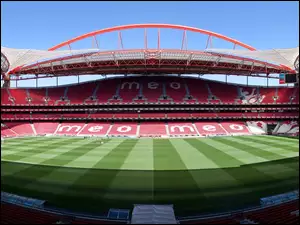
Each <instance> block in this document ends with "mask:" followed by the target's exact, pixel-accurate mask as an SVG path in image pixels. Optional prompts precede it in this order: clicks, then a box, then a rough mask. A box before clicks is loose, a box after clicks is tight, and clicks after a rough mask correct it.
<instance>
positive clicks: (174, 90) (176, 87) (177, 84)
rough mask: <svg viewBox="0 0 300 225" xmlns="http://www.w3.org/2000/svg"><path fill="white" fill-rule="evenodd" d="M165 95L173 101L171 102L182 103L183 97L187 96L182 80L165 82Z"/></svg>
mask: <svg viewBox="0 0 300 225" xmlns="http://www.w3.org/2000/svg"><path fill="white" fill-rule="evenodd" d="M165 85H166V95H167V96H169V97H171V98H172V99H173V102H178V103H179V102H183V99H184V97H185V96H186V95H187V93H186V89H185V85H184V80H182V79H178V78H177V79H175V78H170V79H168V80H167V81H166V82H165Z"/></svg>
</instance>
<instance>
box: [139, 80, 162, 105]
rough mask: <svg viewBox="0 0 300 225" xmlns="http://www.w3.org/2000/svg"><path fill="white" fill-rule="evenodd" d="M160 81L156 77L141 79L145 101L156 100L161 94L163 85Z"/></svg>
mask: <svg viewBox="0 0 300 225" xmlns="http://www.w3.org/2000/svg"><path fill="white" fill-rule="evenodd" d="M160 81H161V79H159V78H158V77H157V78H156V77H155V78H151V79H150V78H149V79H143V81H142V84H143V96H144V97H145V98H146V99H147V102H158V99H159V98H160V97H161V96H162V95H163V86H162V83H161V82H160Z"/></svg>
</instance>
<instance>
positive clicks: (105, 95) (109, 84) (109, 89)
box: [96, 80, 118, 103]
mask: <svg viewBox="0 0 300 225" xmlns="http://www.w3.org/2000/svg"><path fill="white" fill-rule="evenodd" d="M117 84H118V80H104V81H101V82H99V88H98V91H97V93H96V98H97V99H98V103H107V102H108V101H109V99H111V98H112V97H113V96H114V95H115V94H116V90H117Z"/></svg>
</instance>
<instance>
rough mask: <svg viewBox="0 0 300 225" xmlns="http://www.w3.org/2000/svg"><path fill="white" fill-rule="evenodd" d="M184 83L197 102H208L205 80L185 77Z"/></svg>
mask: <svg viewBox="0 0 300 225" xmlns="http://www.w3.org/2000/svg"><path fill="white" fill-rule="evenodd" d="M186 83H187V85H188V87H189V90H190V95H191V96H193V97H194V98H196V99H197V100H198V102H199V103H208V89H207V86H206V81H204V80H196V79H187V80H186Z"/></svg>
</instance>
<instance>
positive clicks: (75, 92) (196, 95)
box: [1, 76, 299, 105]
mask: <svg viewBox="0 0 300 225" xmlns="http://www.w3.org/2000/svg"><path fill="white" fill-rule="evenodd" d="M298 93H299V88H290V87H289V88H283V87H278V88H276V87H275V88H263V87H246V86H241V85H240V86H239V85H233V84H226V83H221V82H214V81H209V80H200V79H193V78H178V77H154V76H152V77H151V76H150V77H146V76H145V77H129V78H115V79H106V80H98V81H92V82H89V83H83V84H79V85H70V86H65V87H51V88H37V89H35V88H30V89H24V88H18V89H15V88H8V89H6V88H2V89H1V102H2V104H29V103H30V104H46V101H45V100H44V99H48V100H49V101H48V104H49V105H53V104H58V105H61V104H69V103H70V104H82V103H97V102H98V103H131V102H141V103H144V102H145V101H146V102H148V103H158V102H160V103H171V102H175V103H180V102H184V101H185V102H189V103H194V102H197V101H198V102H199V103H210V104H214V103H216V104H219V103H231V104H234V103H236V104H260V103H277V104H278V103H279V104H281V103H291V102H292V103H299V97H298ZM92 96H93V98H91V97H92ZM292 96H294V99H292V98H291V97H292ZM63 98H64V99H63ZM29 99H31V101H29Z"/></svg>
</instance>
